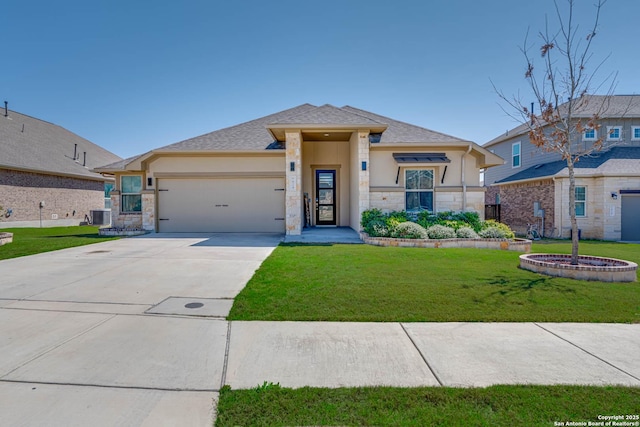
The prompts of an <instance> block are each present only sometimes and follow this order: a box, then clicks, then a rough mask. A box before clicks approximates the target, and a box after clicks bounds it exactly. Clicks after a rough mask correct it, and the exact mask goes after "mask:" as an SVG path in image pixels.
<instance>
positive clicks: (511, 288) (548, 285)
mask: <svg viewBox="0 0 640 427" xmlns="http://www.w3.org/2000/svg"><path fill="white" fill-rule="evenodd" d="M486 280H487V284H488V285H494V286H499V287H500V288H499V289H498V290H497V291H495V292H492V293H491V294H490V295H492V296H493V295H500V296H510V295H516V294H520V293H523V292H531V291H542V292H547V291H551V292H559V293H563V294H575V293H576V292H577V290H576V288H575V287H573V286H567V285H565V284H562V283H560V282H559V281H558V280H556V279H555V278H554V277H534V278H531V279H527V278H522V279H521V278H518V279H514V278H511V277H507V276H495V277H491V278H488V279H486Z"/></svg>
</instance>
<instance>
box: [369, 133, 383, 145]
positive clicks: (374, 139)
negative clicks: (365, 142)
mask: <svg viewBox="0 0 640 427" xmlns="http://www.w3.org/2000/svg"><path fill="white" fill-rule="evenodd" d="M381 139H382V133H370V134H369V143H370V144H377V143H379V142H380V140H381Z"/></svg>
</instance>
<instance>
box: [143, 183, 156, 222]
mask: <svg viewBox="0 0 640 427" xmlns="http://www.w3.org/2000/svg"><path fill="white" fill-rule="evenodd" d="M142 229H143V230H146V231H156V192H155V191H153V190H144V191H142Z"/></svg>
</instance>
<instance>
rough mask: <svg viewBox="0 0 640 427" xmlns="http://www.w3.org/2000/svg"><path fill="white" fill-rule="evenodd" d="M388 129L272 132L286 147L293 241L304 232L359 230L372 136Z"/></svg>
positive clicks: (280, 127) (276, 128)
mask: <svg viewBox="0 0 640 427" xmlns="http://www.w3.org/2000/svg"><path fill="white" fill-rule="evenodd" d="M360 119H361V120H363V121H365V120H366V119H364V118H360ZM384 129H385V126H384V125H380V124H379V123H375V126H373V123H362V124H352V125H344V124H340V125H335V124H323V125H318V124H299V123H298V124H295V125H294V124H276V125H270V126H269V131H270V132H271V133H272V135H273V136H274V137H275V139H276V140H277V141H282V142H283V143H284V146H285V170H286V177H285V211H286V212H285V232H286V234H287V235H288V236H289V235H291V236H297V235H301V234H302V232H303V229H304V227H305V226H308V227H334V228H335V227H343V228H349V229H352V230H354V231H356V232H357V231H358V230H359V228H360V217H361V214H362V212H363V211H365V210H366V209H368V208H369V167H368V166H369V136H370V134H371V133H373V132H382V131H383V130H384ZM358 240H359V237H358Z"/></svg>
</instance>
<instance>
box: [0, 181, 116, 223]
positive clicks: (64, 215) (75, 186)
mask: <svg viewBox="0 0 640 427" xmlns="http://www.w3.org/2000/svg"><path fill="white" fill-rule="evenodd" d="M41 201H44V208H42V220H43V223H44V222H45V221H46V224H47V225H55V223H53V224H52V222H54V221H60V222H61V223H62V222H65V223H67V222H68V221H69V220H74V221H75V220H77V223H78V224H79V223H80V222H82V221H84V220H85V215H86V216H89V213H90V212H89V211H91V210H96V209H104V182H103V181H92V180H88V179H80V178H70V177H64V176H57V175H46V174H39V173H33V172H22V171H16V170H8V169H0V206H2V207H3V212H2V217H1V218H0V221H1V222H2V223H3V224H5V225H6V223H11V222H18V221H20V222H21V221H39V220H40V202H41ZM7 209H11V210H12V211H13V213H12V214H11V216H9V217H6V216H5V212H6V210H7ZM56 215H57V219H54V218H55V216H56Z"/></svg>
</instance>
